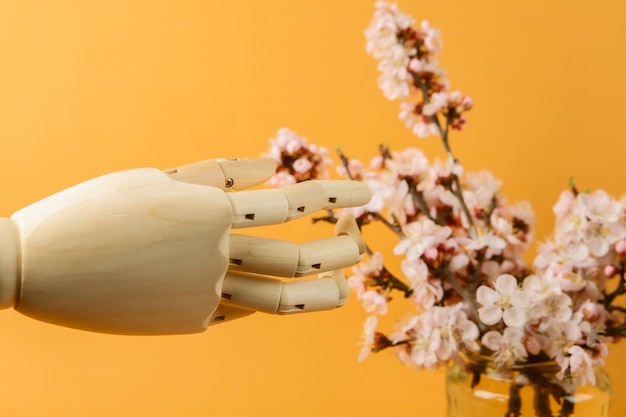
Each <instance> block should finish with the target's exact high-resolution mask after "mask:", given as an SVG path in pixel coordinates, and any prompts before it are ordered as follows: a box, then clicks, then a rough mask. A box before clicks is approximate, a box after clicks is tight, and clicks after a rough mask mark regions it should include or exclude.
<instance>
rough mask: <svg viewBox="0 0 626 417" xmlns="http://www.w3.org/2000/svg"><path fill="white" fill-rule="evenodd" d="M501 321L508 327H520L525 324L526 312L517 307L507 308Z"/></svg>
mask: <svg viewBox="0 0 626 417" xmlns="http://www.w3.org/2000/svg"><path fill="white" fill-rule="evenodd" d="M502 319H503V320H504V324H506V325H507V326H509V327H522V326H523V325H524V324H525V323H526V312H525V311H524V310H523V309H521V308H518V307H511V308H507V309H506V310H505V311H504V314H503V315H502ZM487 324H488V323H487Z"/></svg>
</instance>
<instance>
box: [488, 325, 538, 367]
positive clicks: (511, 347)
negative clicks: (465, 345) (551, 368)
mask: <svg viewBox="0 0 626 417" xmlns="http://www.w3.org/2000/svg"><path fill="white" fill-rule="evenodd" d="M523 339H524V332H523V331H522V330H521V329H519V328H516V327H506V328H505V329H504V331H503V332H502V333H500V332H499V331H496V330H491V331H489V332H487V333H485V335H484V336H483V337H482V339H481V341H482V344H483V345H484V346H485V347H487V348H489V349H490V350H492V351H493V352H494V357H495V361H496V363H498V364H499V365H500V366H507V367H510V366H512V365H514V364H515V363H516V362H519V361H523V360H524V359H526V358H527V357H528V352H526V348H525V347H524V344H523Z"/></svg>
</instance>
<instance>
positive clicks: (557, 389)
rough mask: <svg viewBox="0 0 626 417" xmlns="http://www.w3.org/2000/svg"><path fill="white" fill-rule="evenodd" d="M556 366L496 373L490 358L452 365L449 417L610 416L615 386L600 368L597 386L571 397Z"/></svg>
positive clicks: (546, 364)
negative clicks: (558, 375)
mask: <svg viewBox="0 0 626 417" xmlns="http://www.w3.org/2000/svg"><path fill="white" fill-rule="evenodd" d="M558 371H559V367H558V365H557V364H556V363H555V362H541V363H533V364H526V365H519V366H515V367H512V368H506V369H502V368H497V367H495V366H494V364H493V362H491V361H489V360H488V359H485V358H478V359H476V358H475V359H468V360H466V362H465V363H464V364H462V365H453V366H452V367H451V368H450V369H449V370H448V373H447V376H446V391H447V392H446V394H447V400H448V417H491V416H494V417H503V416H504V417H532V416H536V417H580V416H584V417H609V411H610V410H609V408H610V402H611V381H610V378H609V375H608V374H607V373H606V372H605V370H604V369H603V368H602V367H596V368H595V376H596V384H595V385H590V384H588V385H586V386H583V387H580V388H578V389H577V390H576V391H574V392H573V393H568V392H566V391H565V390H564V389H563V387H562V384H561V381H559V380H558V379H557V378H556V373H557V372H558Z"/></svg>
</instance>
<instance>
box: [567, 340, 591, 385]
mask: <svg viewBox="0 0 626 417" xmlns="http://www.w3.org/2000/svg"><path fill="white" fill-rule="evenodd" d="M567 353H568V354H569V356H565V357H563V358H562V359H560V360H559V361H558V362H559V365H560V366H561V371H560V372H559V373H557V377H558V378H561V379H562V378H563V377H564V376H565V373H566V371H569V376H570V377H571V378H572V384H573V385H574V386H576V387H581V386H583V385H585V384H587V383H590V384H592V385H594V384H595V383H596V376H595V374H594V370H593V361H592V360H591V357H589V354H588V353H587V352H586V351H585V350H584V349H583V348H582V347H580V346H577V345H574V346H572V347H571V348H569V349H568V351H567Z"/></svg>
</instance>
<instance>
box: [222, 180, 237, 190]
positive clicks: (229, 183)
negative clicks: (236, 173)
mask: <svg viewBox="0 0 626 417" xmlns="http://www.w3.org/2000/svg"><path fill="white" fill-rule="evenodd" d="M224 185H225V186H226V188H232V186H233V185H235V180H234V179H232V178H226V181H225V182H224Z"/></svg>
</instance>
